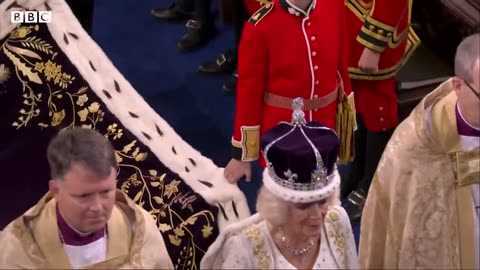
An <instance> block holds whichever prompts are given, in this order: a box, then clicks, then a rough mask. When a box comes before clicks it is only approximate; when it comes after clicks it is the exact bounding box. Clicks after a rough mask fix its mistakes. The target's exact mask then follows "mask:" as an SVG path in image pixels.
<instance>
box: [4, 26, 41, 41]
mask: <svg viewBox="0 0 480 270" xmlns="http://www.w3.org/2000/svg"><path fill="white" fill-rule="evenodd" d="M37 29H38V25H37ZM31 32H32V30H30V28H29V27H27V26H21V27H18V28H17V29H16V30H15V31H13V32H12V33H11V34H10V38H12V39H13V38H24V37H26V36H27V35H28V34H30V33H31Z"/></svg>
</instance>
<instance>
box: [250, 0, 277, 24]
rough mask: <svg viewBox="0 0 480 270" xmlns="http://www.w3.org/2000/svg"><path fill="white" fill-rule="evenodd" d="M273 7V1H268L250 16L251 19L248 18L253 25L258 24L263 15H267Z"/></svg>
mask: <svg viewBox="0 0 480 270" xmlns="http://www.w3.org/2000/svg"><path fill="white" fill-rule="evenodd" d="M272 9H273V3H272V2H269V3H266V4H265V5H264V6H263V7H261V8H260V9H259V10H257V12H255V13H254V14H253V15H252V17H250V20H248V22H249V23H252V24H253V25H257V23H258V22H259V21H261V20H262V19H263V17H265V16H266V15H267V14H268V13H269V12H270V11H271V10H272Z"/></svg>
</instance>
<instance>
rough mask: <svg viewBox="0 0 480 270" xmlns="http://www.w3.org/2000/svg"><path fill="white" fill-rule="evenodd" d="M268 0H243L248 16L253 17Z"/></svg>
mask: <svg viewBox="0 0 480 270" xmlns="http://www.w3.org/2000/svg"><path fill="white" fill-rule="evenodd" d="M269 2H270V0H243V3H245V7H246V8H247V11H248V14H250V15H253V14H254V13H255V12H257V10H259V9H260V8H261V7H262V6H264V5H265V4H267V3H269Z"/></svg>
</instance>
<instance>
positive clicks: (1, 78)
mask: <svg viewBox="0 0 480 270" xmlns="http://www.w3.org/2000/svg"><path fill="white" fill-rule="evenodd" d="M9 78H10V69H9V68H8V67H6V66H5V64H1V65H0V83H3V82H6V81H7V80H8V79H9Z"/></svg>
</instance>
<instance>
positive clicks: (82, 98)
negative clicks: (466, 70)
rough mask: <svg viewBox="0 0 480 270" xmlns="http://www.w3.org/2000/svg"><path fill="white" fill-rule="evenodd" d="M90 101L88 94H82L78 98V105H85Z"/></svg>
mask: <svg viewBox="0 0 480 270" xmlns="http://www.w3.org/2000/svg"><path fill="white" fill-rule="evenodd" d="M87 101H88V97H87V95H85V94H83V95H81V96H79V97H78V99H77V105H78V106H83V105H84V104H85V102H87Z"/></svg>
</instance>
